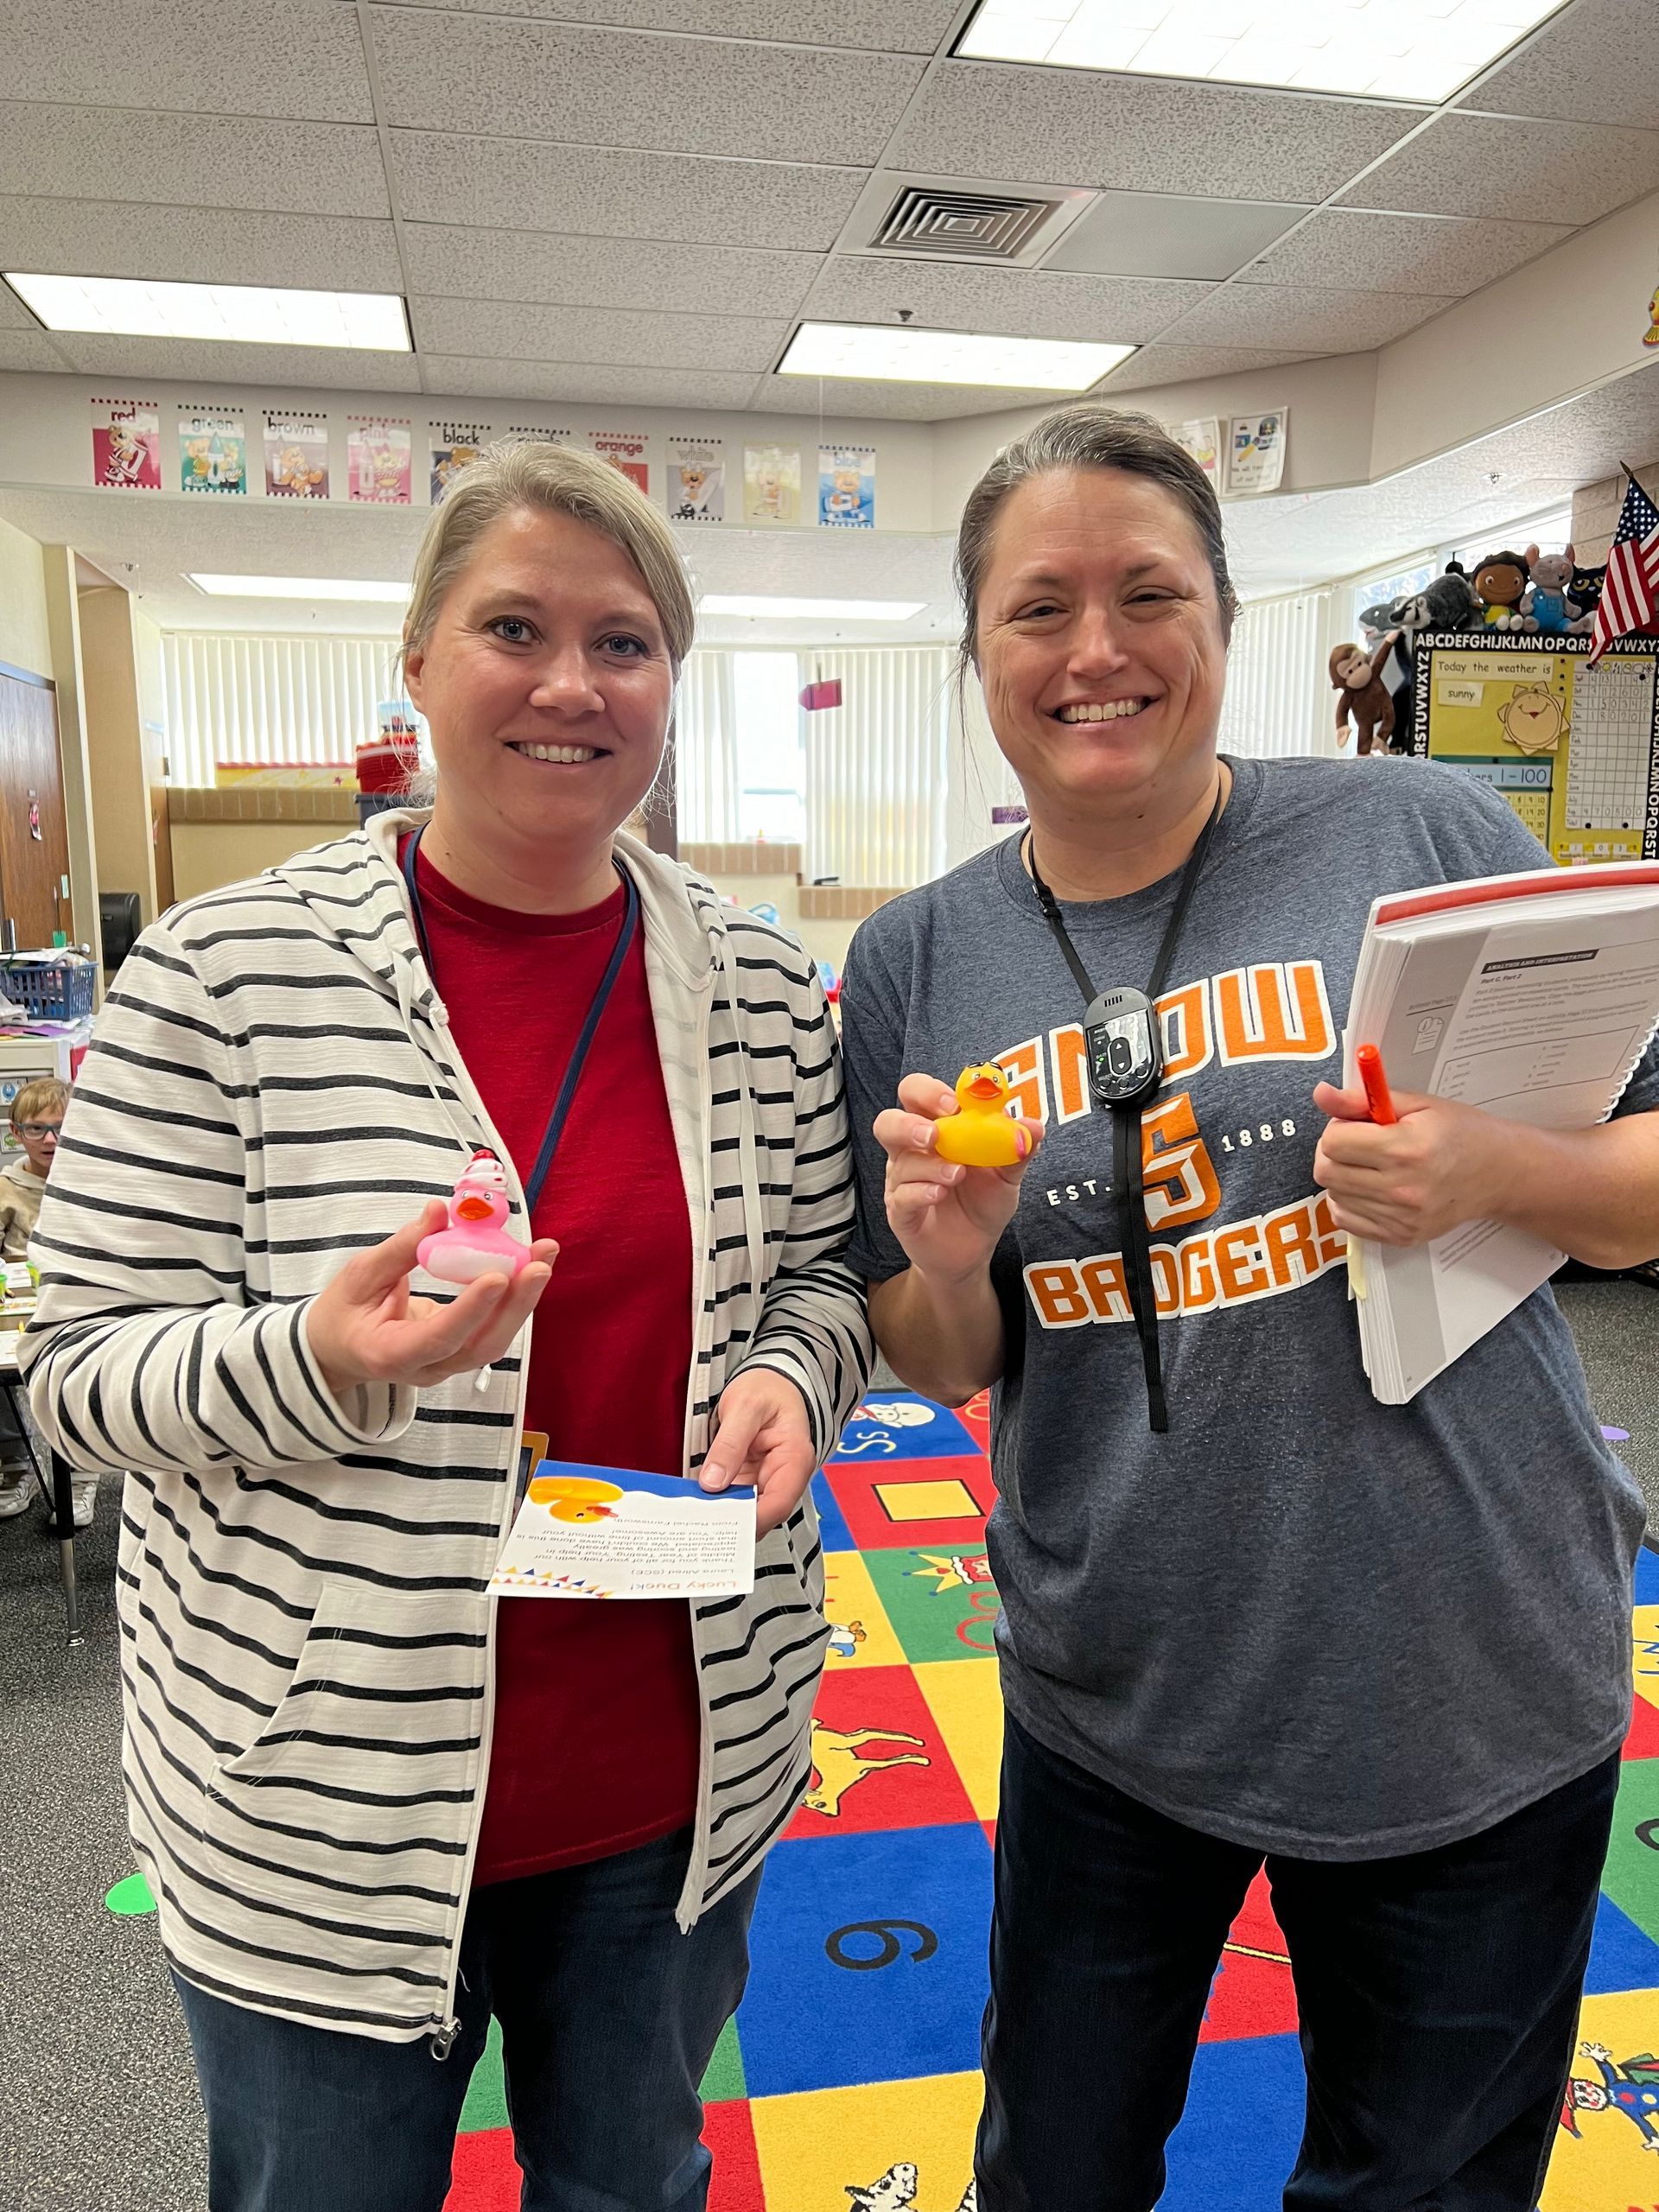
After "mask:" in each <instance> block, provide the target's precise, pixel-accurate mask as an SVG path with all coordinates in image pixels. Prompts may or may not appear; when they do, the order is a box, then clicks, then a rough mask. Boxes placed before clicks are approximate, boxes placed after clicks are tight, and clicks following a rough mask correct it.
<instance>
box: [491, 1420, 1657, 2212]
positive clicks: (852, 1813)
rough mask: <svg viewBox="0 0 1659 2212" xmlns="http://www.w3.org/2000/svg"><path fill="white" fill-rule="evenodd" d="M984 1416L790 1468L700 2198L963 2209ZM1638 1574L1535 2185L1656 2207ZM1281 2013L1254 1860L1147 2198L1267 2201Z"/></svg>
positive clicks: (982, 1820) (873, 1425) (1287, 1988)
mask: <svg viewBox="0 0 1659 2212" xmlns="http://www.w3.org/2000/svg"><path fill="white" fill-rule="evenodd" d="M987 1418H988V1414H987V1404H986V1401H985V1400H984V1399H982V1398H981V1399H977V1400H976V1401H975V1402H973V1403H972V1404H970V1405H969V1406H968V1407H966V1408H963V1412H962V1413H961V1414H953V1413H949V1412H946V1411H945V1410H944V1408H942V1407H938V1406H934V1405H931V1404H929V1403H928V1402H927V1401H925V1399H922V1398H918V1397H916V1396H914V1395H911V1394H910V1393H908V1392H904V1391H894V1392H891V1393H877V1394H875V1395H872V1396H870V1397H868V1398H867V1399H866V1400H865V1402H864V1403H863V1404H862V1405H861V1407H860V1408H859V1410H858V1412H857V1413H856V1414H855V1415H854V1417H853V1419H852V1421H850V1422H849V1424H848V1427H847V1429H846V1431H845V1433H844V1434H843V1436H842V1441H841V1444H840V1446H839V1447H838V1449H837V1450H836V1452H834V1454H833V1455H832V1456H831V1458H830V1459H829V1463H828V1465H826V1466H825V1468H824V1469H823V1471H822V1472H821V1473H820V1474H819V1475H818V1476H817V1478H816V1481H815V1485H814V1491H815V1496H816V1497H817V1505H818V1512H819V1516H820V1521H821V1524H822V1529H823V1546H824V1554H825V1570H826V1574H825V1580H826V1611H828V1614H829V1621H830V1637H829V1655H828V1658H827V1661H826V1664H825V1671H824V1679H823V1688H822V1690H821V1692H820V1694H819V1697H818V1701H817V1709H816V1713H815V1717H814V1720H813V1727H812V1758H813V1770H812V1776H811V1781H810V1787H809V1789H808V1792H807V1796H806V1798H805V1801H804V1803H803V1805H802V1807H801V1809H800V1810H799V1812H798V1814H797V1815H796V1816H795V1818H794V1820H793V1821H792V1822H791V1825H790V1826H789V1827H788V1828H787V1829H786V1830H785V1834H784V1838H783V1840H781V1841H780V1842H779V1844H778V1846H777V1847H776V1848H775V1849H774V1850H773V1852H772V1857H771V1859H770V1860H769V1861H768V1864H767V1869H766V1878H765V1880H764V1882H763V1883H762V1885H761V1889H760V1904H759V1905H758V1907H757V1909H756V1913H755V1919H754V1926H753V1938H752V1951H753V1971H752V1973H751V1975H750V1980H749V1986H748V1992H747V1995H746V1997H745V1998H744V2000H743V2004H742V2005H741V2009H740V2011H739V2012H738V2014H737V2017H736V2019H735V2020H734V2022H733V2023H732V2024H730V2025H729V2026H728V2029H727V2031H726V2032H725V2034H724V2036H723V2037H721V2043H720V2046H719V2048H718V2050H716V2052H715V2059H714V2063H713V2064H712V2066H711V2067H710V2069H709V2075H708V2078H707V2080H706V2082H705V2083H704V2095H705V2097H706V2099H707V2101H708V2124H707V2130H706V2135H707V2140H708V2141H709V2144H710V2145H711V2146H712V2148H713V2150H714V2152H715V2176H714V2183H713V2188H712V2191H711V2193H710V2196H709V2205H710V2208H711V2212H849V2207H850V2208H852V2212H904V2208H910V2212H964V2208H967V2212H972V2208H973V2207H974V2203H975V2198H974V2194H973V2189H972V2171H973V2163H972V2162H973V2140H974V2130H975V2126H976V2120H977V2119H978V2114H979V2103H980V2082H979V2074H978V2062H979V2025H980V2014H981V2011H982V2006H983V2005H984V2001H985V1993H986V1967H985V1957H986V1944H987V1939H988V1931H989V1926H990V1912H991V1848H992V1842H993V1840H994V1838H995V1828H996V1813H997V1768H998V1759H999V1753H1000V1749H1001V1702H1000V1700H999V1697H998V1694H997V1676H996V1662H995V1657H994V1656H993V1645H994V1639H995V1625H996V1617H997V1612H998V1609H999V1607H998V1599H997V1594H996V1589H995V1584H994V1583H993V1581H992V1580H991V1574H990V1569H989V1567H988V1563H987V1560H986V1554H985V1520H986V1516H987V1514H988V1510H989V1508H990V1505H991V1503H992V1501H993V1497H994V1492H993V1489H992V1484H991V1476H990V1468H989V1465H988V1460H987V1458H986V1442H987ZM1610 1433H1611V1435H1613V1436H1614V1437H1615V1439H1617V1438H1618V1433H1619V1432H1618V1431H1611V1432H1610ZM1539 1572H1540V1573H1547V1572H1548V1562H1547V1561H1541V1562H1540V1563H1539ZM1192 1633H1193V1634H1200V1633H1202V1624H1201V1623H1199V1622H1198V1621H1196V1620H1195V1621H1194V1622H1193V1624H1192ZM1633 1655H1634V1660H1633V1663H1634V1668H1635V1681H1636V1688H1637V1698H1636V1703H1635V1712H1636V1719H1635V1722H1634V1725H1633V1726H1632V1728H1631V1731H1630V1740H1629V1743H1628V1745H1627V1746H1626V1764H1625V1768H1624V1787H1623V1790H1622V1793H1621V1796H1620V1798H1619V1804H1618V1816H1617V1821H1616V1825H1615V1829H1614V1838H1613V1846H1612V1851H1611V1856H1610V1858H1609V1860H1608V1866H1607V1871H1606V1874H1605V1878H1604V1885H1603V1895H1602V1899H1601V1904H1600V1907H1599V1915H1598V1919H1597V1926H1596V1937H1595V1948H1594V1951H1593V1954H1592V1961H1591V1968H1590V1976H1589V1982H1588V1987H1587V1993H1586V2001H1585V2006H1584V2012H1583V2015H1582V2018H1581V2020H1580V2031H1579V2036H1578V2038H1577V2050H1576V2055H1575V2056H1574V2058H1573V2069H1572V2075H1571V2077H1570V2079H1569V2081H1568V2082H1567V2089H1566V2093H1565V2095H1564V2098H1563V2101H1562V2108H1561V2113H1560V2122H1559V2125H1558V2126H1557V2129H1556V2137H1555V2152H1554V2161H1553V2164H1552V2166H1551V2169H1550V2175H1549V2180H1548V2185H1547V2187H1546V2189H1545V2191H1544V2195H1543V2198H1542V2212H1625V2209H1626V2207H1630V2208H1631V2212H1654V2208H1656V2206H1659V2155H1656V2153H1659V2056H1656V2053H1659V1556H1656V1555H1655V1554H1651V1553H1647V1552H1644V1553H1643V1555H1642V1560H1641V1564H1640V1566H1639V1567H1638V1570H1637V1610H1636V1614H1635V1618H1634V1624H1633ZM1295 2027H1296V2005H1295V1995H1294V1989H1293V1987H1292V1983H1291V1975H1290V1967H1289V1963H1288V1961H1287V1956H1286V1952H1285V1945H1284V1940H1283V1938H1282V1936H1281V1934H1280V1931H1279V1929H1278V1927H1277V1925H1276V1923H1275V1922H1274V1916H1273V1910H1272V1906H1271V1904H1270V1902H1269V1899H1268V1891H1267V1885H1266V1882H1265V1880H1264V1879H1262V1878H1258V1879H1257V1882H1256V1884H1255V1887H1254V1888H1253V1889H1252V1890H1251V1891H1250V1894H1249V1898H1248V1900H1247V1902H1246V1904H1245V1907H1244V1910H1243V1912H1242V1913H1241V1914H1240V1916H1239V1918H1238V1920H1237V1922H1236V1923H1235V1925H1234V1927H1233V1929H1232V1931H1231V1933H1230V1937H1229V1940H1228V1942H1227V1946H1226V1949H1225V1951H1224V1954H1223V1956H1222V1960H1221V1964H1220V1967H1219V1970H1218V1971H1217V1975H1216V1979H1215V1982H1214V1984H1213V1986H1212V1987H1211V1993H1210V2000H1209V2005H1208V2009H1207V2012H1206V2015H1205V2024H1204V2030H1203V2039H1202V2042H1201V2044H1200V2046H1199V2050H1198V2062H1197V2064H1196V2066H1195V2068H1194V2069H1193V2075H1192V2091H1191V2094H1190V2096H1189V2099H1188V2103H1187V2110H1186V2115H1185V2119H1184V2120H1182V2122H1181V2125H1180V2127H1179V2130H1178V2132H1177V2133H1176V2136H1175V2138H1174V2140H1173V2144H1172V2145H1171V2149H1170V2162H1169V2182H1168V2186H1167V2188H1166V2191H1165V2194H1164V2196H1163V2198H1162V2200H1161V2212H1278V2207H1279V2205H1280V2202H1281V2190H1282V2188H1283V2183H1284V2179H1285V2177H1286V2175H1287V2173H1288V2172H1289V2171H1290V2169H1291V2166H1292V2165H1293V2164H1294V2159H1295V2154H1296V2145H1297V2141H1298V2139H1299V2137H1300V2132H1301V2120H1302V2101H1303V2088H1302V2069H1301V2060H1300V2051H1299V2048H1298V2044H1297V2041H1296V2034H1295ZM1446 2094H1447V2095H1448V2096H1455V2095H1456V2094H1457V2087H1456V2084H1455V2083H1454V2082H1449V2083H1448V2084H1447V2088H1446ZM518 2182H519V2176H518V2168H517V2166H516V2165H515V2164H514V2163H513V2158H512V2139H511V2135H510V2133H509V2131H508V2127H507V2119H506V2106H505V2090H504V2086H503V2082H502V2075H501V2062H500V2048H499V2034H498V2032H497V2031H492V2035H491V2040H490V2044H489V2047H488V2049H487V2050H486V2053H485V2055H484V2057H483V2058H482V2059H481V2060H480V2063H479V2066H478V2069H477V2071H476V2072H475V2073H474V2076H473V2081H472V2084H471V2088H470V2089H469V2092H468V2095H467V2107H466V2110H465V2113H463V2116H462V2120H461V2134H460V2136H459V2137H458V2139H457V2141H456V2146H455V2164H454V2187H453V2189H452V2191H451V2194H450V2197H449V2202H448V2208H447V2212H515V2208H516V2207H517V2205H518Z"/></svg>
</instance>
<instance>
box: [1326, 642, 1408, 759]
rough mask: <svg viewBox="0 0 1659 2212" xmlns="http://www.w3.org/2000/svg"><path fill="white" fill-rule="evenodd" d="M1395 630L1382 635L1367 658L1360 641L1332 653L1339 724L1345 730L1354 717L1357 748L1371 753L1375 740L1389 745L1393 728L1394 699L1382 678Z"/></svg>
mask: <svg viewBox="0 0 1659 2212" xmlns="http://www.w3.org/2000/svg"><path fill="white" fill-rule="evenodd" d="M1393 646H1394V633H1393V632H1389V635H1388V636H1387V637H1386V638H1384V639H1383V642H1382V644H1381V645H1379V646H1378V647H1377V649H1376V652H1375V653H1373V654H1372V655H1371V657H1370V659H1369V660H1368V659H1367V658H1366V657H1365V655H1364V654H1363V652H1361V651H1360V649H1359V647H1358V646H1357V645H1337V646H1334V647H1333V648H1332V653H1331V682H1332V685H1333V687H1334V688H1335V690H1336V694H1337V728H1338V733H1345V732H1346V730H1347V728H1348V717H1349V716H1350V715H1352V716H1353V718H1354V741H1355V749H1356V751H1357V752H1359V753H1369V752H1370V749H1371V747H1372V744H1373V742H1375V744H1376V747H1377V748H1378V750H1379V751H1383V750H1384V749H1386V747H1387V745H1388V741H1389V736H1390V735H1391V734H1392V732H1393V729H1394V702H1393V700H1392V699H1391V698H1389V690H1388V686H1387V685H1386V684H1385V683H1383V679H1382V674H1381V671H1382V667H1383V662H1384V661H1386V660H1387V658H1388V657H1389V653H1390V652H1391V651H1392V650H1393Z"/></svg>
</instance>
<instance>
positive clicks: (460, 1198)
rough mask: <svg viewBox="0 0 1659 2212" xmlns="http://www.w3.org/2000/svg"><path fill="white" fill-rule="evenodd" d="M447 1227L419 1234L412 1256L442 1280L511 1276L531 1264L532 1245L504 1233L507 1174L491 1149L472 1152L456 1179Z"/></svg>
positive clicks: (431, 1273) (505, 1231)
mask: <svg viewBox="0 0 1659 2212" xmlns="http://www.w3.org/2000/svg"><path fill="white" fill-rule="evenodd" d="M448 1203H449V1221H448V1226H447V1227H446V1228H443V1229H439V1230H434V1232H433V1234H432V1235H431V1236H423V1237H422V1239H421V1241H420V1243H418V1244H417V1245H416V1248H415V1256H416V1259H417V1260H418V1261H419V1262H420V1263H421V1265H422V1266H423V1268H425V1269H426V1272H427V1273H428V1274H429V1275H436V1276H437V1277H438V1279H439V1281H441V1282H472V1281H475V1280H476V1279H477V1277H478V1276H480V1275H489V1274H501V1275H505V1276H507V1277H508V1278H509V1280H511V1278H512V1276H514V1275H516V1274H518V1272H519V1270H520V1268H525V1267H528V1266H529V1264H530V1249H529V1247H528V1246H527V1245H524V1244H521V1243H519V1242H518V1238H517V1237H516V1236H509V1235H508V1234H507V1230H506V1223H507V1219H508V1213H507V1178H506V1173H505V1169H504V1168H503V1167H502V1165H501V1163H500V1161H499V1160H498V1159H497V1158H496V1157H495V1155H494V1154H493V1153H489V1152H475V1153H474V1154H473V1156H472V1158H471V1160H469V1161H468V1162H467V1166H465V1167H464V1168H463V1169H462V1170H461V1173H460V1174H459V1175H458V1176H457V1177H456V1179H455V1187H454V1190H453V1191H452V1192H451V1193H450V1195H449V1202H448Z"/></svg>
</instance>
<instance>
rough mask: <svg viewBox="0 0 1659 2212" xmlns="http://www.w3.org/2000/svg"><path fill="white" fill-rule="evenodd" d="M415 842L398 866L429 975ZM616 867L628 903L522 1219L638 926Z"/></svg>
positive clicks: (633, 901) (634, 894)
mask: <svg viewBox="0 0 1659 2212" xmlns="http://www.w3.org/2000/svg"><path fill="white" fill-rule="evenodd" d="M420 842H421V833H420V830H418V829H417V830H416V832H415V835H414V836H412V837H411V838H410V841H409V842H408V843H407V844H406V845H405V846H404V857H403V863H402V865H403V871H404V882H405V883H406V884H407V885H408V886H409V906H410V912H411V914H412V915H413V916H414V918H415V934H416V937H417V938H419V939H420V944H421V957H422V958H423V960H424V961H425V962H426V971H427V973H428V975H429V976H432V975H434V970H433V966H432V948H431V945H430V944H429V943H428V941H427V935H426V918H425V916H424V915H423V913H422V912H421V893H420V886H419V885H418V884H417V883H416V880H415V852H416V847H417V846H418V845H419V843H420ZM616 872H617V874H619V875H620V877H621V879H622V882H623V887H624V888H625V890H626V893H627V903H626V906H624V908H623V912H622V926H621V928H620V930H619V931H617V937H616V943H615V944H614V945H613V947H612V949H611V957H610V962H609V964H608V965H607V968H606V970H605V973H604V974H603V975H602V976H601V977H600V979H599V988H598V989H597V990H596V991H595V992H594V995H593V1001H592V1003H591V1004H590V1005H589V1007H588V1018H587V1020H585V1021H584V1022H583V1023H582V1034H581V1035H580V1036H579V1037H578V1038H577V1039H576V1042H575V1050H574V1051H573V1052H571V1055H570V1064H569V1066H568V1067H567V1068H566V1069H565V1071H564V1081H563V1083H562V1084H560V1085H559V1095H558V1096H557V1097H556V1099H555V1100H554V1101H553V1111H552V1112H551V1113H550V1115H549V1116H548V1117H547V1133H546V1135H544V1136H543V1139H542V1148H541V1150H540V1151H539V1152H538V1153H537V1155H536V1165H535V1166H534V1167H532V1168H531V1171H530V1173H529V1175H528V1176H527V1177H526V1178H525V1179H524V1218H525V1222H526V1224H528V1223H529V1220H530V1217H531V1215H532V1214H533V1213H534V1212H535V1211H536V1202H537V1199H538V1198H540V1197H541V1195H542V1185H543V1183H545V1182H546V1180H547V1171H548V1169H549V1168H550V1167H551V1166H552V1165H553V1155H554V1154H555V1153H556V1152H557V1150H558V1148H559V1139H560V1138H561V1137H562V1136H563V1135H564V1125H565V1122H567V1121H568V1120H569V1116H570V1108H571V1104H572V1103H573V1101H574V1100H575V1095H576V1085H577V1084H579V1083H580V1082H581V1081H582V1070H583V1068H584V1067H586V1065H588V1052H589V1051H590V1050H591V1049H592V1046H593V1042H594V1031H595V1030H596V1029H597V1028H598V1027H599V1023H600V1017H601V1014H603V1013H604V1011H605V1008H606V1007H607V1005H608V1004H609V1002H610V996H611V993H612V992H613V990H614V989H615V988H616V979H617V977H618V976H620V974H621V973H622V963H623V962H624V961H625V960H626V958H627V957H628V950H629V948H630V946H631V945H632V943H633V938H634V931H636V930H637V929H638V928H639V890H638V888H637V887H636V886H635V884H634V880H633V878H632V876H631V875H630V874H628V872H627V870H626V868H620V867H619V868H617V871H616Z"/></svg>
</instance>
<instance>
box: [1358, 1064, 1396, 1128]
mask: <svg viewBox="0 0 1659 2212" xmlns="http://www.w3.org/2000/svg"><path fill="white" fill-rule="evenodd" d="M1354 1065H1355V1066H1356V1067H1357V1069H1358V1070H1359V1079H1360V1081H1361V1082H1362V1083H1363V1084H1364V1086H1365V1103H1366V1104H1367V1105H1368V1106H1369V1107H1370V1109H1371V1119H1372V1120H1373V1121H1374V1122H1397V1121H1398V1120H1399V1118H1400V1116H1398V1115H1397V1114H1396V1113H1395V1110H1394V1101H1393V1099H1392V1098H1391V1097H1390V1096H1389V1078H1388V1077H1387V1076H1386V1075H1385V1074H1384V1073H1383V1055H1382V1053H1381V1052H1378V1051H1377V1049H1376V1046H1375V1045H1361V1046H1357V1048H1356V1050H1355V1052H1354Z"/></svg>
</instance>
